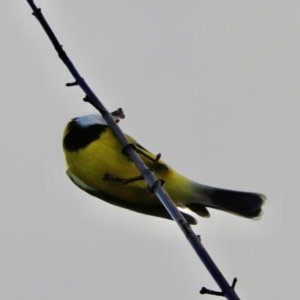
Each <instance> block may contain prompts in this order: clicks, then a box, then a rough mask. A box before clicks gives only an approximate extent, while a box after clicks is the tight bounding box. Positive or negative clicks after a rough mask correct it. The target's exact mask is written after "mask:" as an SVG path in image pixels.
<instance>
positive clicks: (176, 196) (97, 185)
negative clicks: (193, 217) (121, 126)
mask: <svg viewBox="0 0 300 300" xmlns="http://www.w3.org/2000/svg"><path fill="white" fill-rule="evenodd" d="M127 138H128V139H129V140H130V142H135V141H134V140H133V139H132V138H130V137H127ZM121 150H122V146H121V144H120V142H119V141H118V140H117V139H116V137H115V136H114V134H113V133H112V131H111V130H110V129H108V130H106V131H105V132H104V133H102V134H101V137H100V139H98V140H96V141H94V142H92V143H91V144H90V145H88V146H87V147H85V148H84V149H81V150H78V151H74V152H67V151H65V155H66V161H67V164H68V167H69V168H70V170H71V171H72V173H74V174H75V175H76V176H77V177H79V178H80V179H81V180H82V181H84V182H85V183H86V184H87V185H89V186H91V187H92V188H93V189H95V190H99V191H101V192H104V193H106V194H109V195H112V196H114V197H117V198H119V199H122V200H124V201H128V202H132V203H139V204H145V205H151V204H157V203H158V202H159V200H158V199H157V197H156V196H155V195H154V194H152V193H149V189H148V184H147V182H146V181H144V180H139V181H135V182H131V183H128V184H123V183H122V182H118V181H113V180H103V176H104V174H105V173H106V172H109V173H110V174H112V175H115V176H118V177H121V178H130V177H135V176H138V175H140V172H139V170H138V169H137V167H136V166H135V164H134V163H133V162H132V161H130V159H129V157H128V156H126V155H124V154H123V153H122V152H121ZM147 154H148V152H147ZM150 154H151V153H150ZM151 156H152V157H153V158H154V157H155V156H154V155H153V154H151ZM141 158H142V159H143V160H144V161H145V163H146V164H148V165H149V164H151V162H150V161H149V160H148V159H145V157H143V155H141ZM168 168H169V170H163V171H161V170H160V171H156V172H155V175H156V176H157V178H158V179H163V180H165V182H166V184H165V188H166V190H167V192H168V193H169V194H170V196H171V198H172V199H173V201H174V202H175V203H176V204H177V205H178V206H181V205H182V204H184V203H187V202H188V198H189V197H188V196H189V193H190V189H191V187H190V184H189V181H188V179H186V178H185V177H183V176H181V175H179V174H178V173H176V172H175V171H174V170H173V169H172V168H171V167H169V166H168Z"/></svg>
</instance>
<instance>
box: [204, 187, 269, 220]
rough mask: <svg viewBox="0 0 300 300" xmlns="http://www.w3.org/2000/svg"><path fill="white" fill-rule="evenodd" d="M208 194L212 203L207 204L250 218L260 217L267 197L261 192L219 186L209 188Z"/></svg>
mask: <svg viewBox="0 0 300 300" xmlns="http://www.w3.org/2000/svg"><path fill="white" fill-rule="evenodd" d="M208 195H209V198H210V199H211V201H212V203H211V204H209V205H207V206H210V207H212V208H216V209H220V210H224V211H227V212H231V213H234V214H237V215H240V216H242V217H245V218H250V219H252V218H255V217H259V216H260V215H261V214H262V210H261V207H262V205H263V204H264V201H265V199H266V198H265V196H263V195H261V194H255V193H248V192H237V191H230V190H223V189H217V188H211V189H209V192H208Z"/></svg>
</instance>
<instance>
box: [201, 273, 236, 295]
mask: <svg viewBox="0 0 300 300" xmlns="http://www.w3.org/2000/svg"><path fill="white" fill-rule="evenodd" d="M236 283H237V278H236V277H235V278H234V279H233V281H232V285H231V288H232V289H233V290H234V287H235V285H236ZM199 293H200V294H202V295H204V294H209V295H215V296H221V297H225V294H224V293H223V292H216V291H212V290H209V289H207V288H206V287H203V288H202V289H201V290H200V292H199Z"/></svg>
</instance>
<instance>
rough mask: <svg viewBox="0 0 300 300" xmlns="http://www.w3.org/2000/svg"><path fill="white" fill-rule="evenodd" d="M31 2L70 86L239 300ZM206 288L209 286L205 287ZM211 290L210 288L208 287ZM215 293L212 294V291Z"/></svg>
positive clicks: (227, 293) (228, 291) (225, 291)
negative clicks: (68, 75)
mask: <svg viewBox="0 0 300 300" xmlns="http://www.w3.org/2000/svg"><path fill="white" fill-rule="evenodd" d="M27 2H28V4H29V5H30V7H31V8H32V10H33V15H34V16H35V17H36V18H37V20H38V21H39V22H40V24H41V26H42V27H43V28H44V30H45V32H46V34H47V35H48V37H49V39H50V40H51V42H52V44H53V46H54V48H55V50H56V51H57V53H58V56H59V57H60V58H61V60H62V61H63V63H64V64H65V65H66V67H67V68H68V69H69V71H70V73H71V74H72V76H73V77H74V79H75V82H74V83H71V84H67V85H68V86H72V85H79V86H80V88H81V89H82V90H83V91H84V92H85V94H86V95H87V96H86V98H85V101H87V102H89V103H90V104H91V105H93V106H94V107H95V108H96V109H97V110H98V111H99V112H100V113H101V114H102V116H103V117H104V119H105V120H106V122H107V123H108V125H109V126H110V127H111V129H112V130H113V132H114V133H115V135H116V136H117V138H118V139H119V141H120V143H121V144H122V146H123V147H126V150H127V154H128V155H129V156H130V158H131V159H132V161H133V162H134V163H135V164H136V166H137V168H138V169H139V170H140V172H141V174H142V175H143V178H144V180H145V181H146V182H147V183H148V185H149V187H150V188H151V189H152V190H153V191H154V192H155V194H156V196H157V197H158V198H159V200H160V201H161V203H162V204H163V205H164V207H165V208H166V210H167V211H168V212H169V214H170V215H171V217H172V219H173V220H174V221H175V222H176V223H177V225H178V226H179V227H180V229H181V230H182V232H183V233H184V235H185V236H186V238H187V239H188V241H189V242H190V244H191V245H192V247H193V248H194V250H195V252H196V253H197V255H198V256H199V258H200V259H201V260H202V262H203V264H204V265H205V266H206V268H207V270H208V271H209V272H210V274H211V276H212V277H213V278H214V280H215V281H216V283H217V284H218V285H219V287H220V288H221V290H222V292H216V293H217V294H218V293H219V295H222V296H225V297H226V298H227V299H229V300H239V297H238V296H237V294H236V293H235V291H234V289H233V287H234V285H233V286H230V285H229V284H228V282H227V281H226V279H225V278H224V276H223V275H222V273H221V272H220V271H219V269H218V267H217V266H216V264H215V263H214V262H213V260H212V259H211V257H210V256H209V254H208V252H207V251H206V250H205V248H204V247H203V245H202V243H201V240H200V237H199V236H197V235H196V234H195V233H194V232H193V230H192V228H191V226H190V225H189V224H188V223H187V221H186V220H185V219H184V217H183V215H182V214H181V212H180V211H179V210H178V209H177V207H176V206H175V204H174V203H173V201H172V199H171V198H170V196H169V195H168V193H167V192H166V190H165V189H164V187H163V186H162V182H161V181H160V180H158V179H157V178H156V177H155V175H154V174H153V172H152V171H151V170H150V169H149V168H148V167H147V166H146V165H145V163H144V162H143V161H142V159H141V158H140V156H139V155H138V154H137V152H136V150H135V149H134V147H130V146H131V144H130V143H129V142H128V141H127V139H126V137H125V135H124V133H123V132H122V130H121V129H120V127H119V126H118V125H117V123H116V122H115V121H114V119H113V118H112V116H111V114H110V113H109V112H108V110H107V109H106V108H105V106H104V105H103V104H102V103H101V101H100V100H99V99H98V98H97V96H96V95H95V94H94V92H93V91H92V90H91V88H90V87H89V86H88V84H87V83H86V82H85V80H84V79H83V78H82V77H81V76H80V74H79V73H78V71H77V70H76V68H75V67H74V65H73V63H72V62H71V60H70V59H69V57H68V56H67V54H66V52H65V51H64V50H63V48H62V46H61V44H60V43H59V42H58V40H57V38H56V36H55V35H54V33H53V31H52V29H51V28H50V26H49V25H48V23H47V21H46V20H45V18H44V16H43V14H42V12H41V9H40V8H37V7H36V5H35V3H34V1H33V0H27ZM204 289H205V288H204ZM205 290H207V289H205ZM211 294H212V293H211Z"/></svg>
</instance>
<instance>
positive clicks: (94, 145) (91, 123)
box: [63, 115, 265, 224]
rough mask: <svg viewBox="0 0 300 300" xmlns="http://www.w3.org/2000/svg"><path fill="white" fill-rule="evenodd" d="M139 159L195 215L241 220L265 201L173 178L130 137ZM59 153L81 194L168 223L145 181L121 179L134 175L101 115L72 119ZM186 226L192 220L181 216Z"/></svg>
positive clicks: (251, 215)
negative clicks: (217, 212)
mask: <svg viewBox="0 0 300 300" xmlns="http://www.w3.org/2000/svg"><path fill="white" fill-rule="evenodd" d="M126 138H127V139H128V141H129V142H130V143H132V144H134V145H135V147H136V149H137V150H138V153H139V155H140V157H141V159H142V160H143V161H144V162H145V164H146V165H147V166H148V167H153V171H154V173H155V176H156V177H157V178H159V179H162V180H164V181H165V185H164V187H165V189H166V191H167V192H168V193H169V195H170V196H171V198H172V200H173V201H174V203H175V204H176V205H177V206H178V207H181V208H189V209H190V210H191V211H193V212H195V213H196V214H198V215H199V216H202V217H209V212H208V210H207V209H206V207H211V208H215V209H219V210H223V211H226V212H230V213H233V214H236V215H239V216H242V217H246V218H250V219H252V218H256V217H259V216H260V215H261V213H262V210H261V206H262V205H263V203H264V200H265V196H264V195H262V194H256V193H248V192H238V191H231V190H225V189H219V188H214V187H209V186H206V185H202V184H199V183H196V182H194V181H192V180H189V179H188V178H186V177H184V176H182V175H180V174H178V173H177V172H176V171H175V170H174V169H172V168H171V167H170V166H169V165H167V164H166V163H165V162H163V161H162V160H159V161H158V162H156V163H155V160H156V156H155V155H153V154H152V153H151V152H149V151H147V150H146V149H145V148H144V147H142V146H141V145H139V144H138V143H137V142H136V141H135V140H134V139H133V138H132V137H130V136H127V135H126ZM63 149H64V153H65V157H66V162H67V166H68V170H67V175H68V176H69V178H70V179H71V180H72V181H73V182H74V183H75V184H76V185H77V186H78V187H79V188H81V189H83V190H84V191H86V192H87V193H89V194H91V195H93V196H95V197H98V198H100V199H102V200H104V201H106V202H109V203H111V204H113V205H117V206H120V207H123V208H127V209H130V210H133V211H136V212H139V213H143V214H147V215H151V216H156V217H161V218H166V219H171V217H170V216H169V214H168V212H167V211H166V209H165V208H164V206H163V205H162V204H161V203H160V201H159V200H158V199H157V197H156V195H155V194H153V193H150V192H149V188H148V184H147V182H146V181H144V180H138V181H133V182H129V183H126V184H124V182H126V181H124V179H127V178H132V177H136V176H138V175H139V173H140V172H139V170H138V169H137V167H136V166H135V164H134V163H133V162H132V161H131V160H130V158H129V157H128V156H127V155H126V154H124V153H123V152H122V149H123V147H122V145H121V144H120V142H119V140H118V139H117V138H116V136H115V135H114V133H113V131H112V130H111V128H110V127H109V126H108V125H107V123H106V121H105V120H104V118H103V117H102V116H101V115H86V116H82V117H78V118H74V119H72V120H71V121H70V122H69V123H68V125H67V126H66V128H65V130H64V134H63ZM183 215H184V217H185V219H186V220H187V222H189V223H190V224H197V221H196V219H195V218H194V217H192V216H191V215H189V214H187V213H183Z"/></svg>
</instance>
